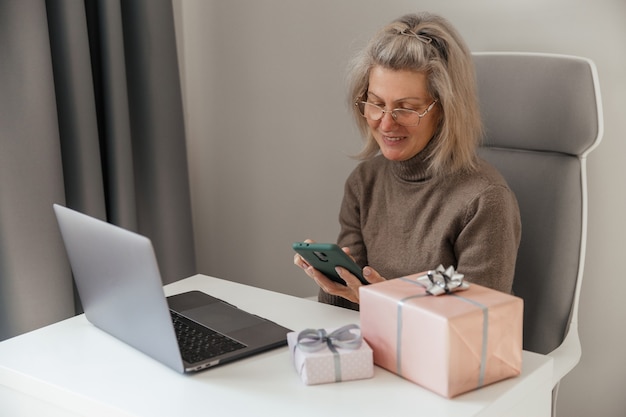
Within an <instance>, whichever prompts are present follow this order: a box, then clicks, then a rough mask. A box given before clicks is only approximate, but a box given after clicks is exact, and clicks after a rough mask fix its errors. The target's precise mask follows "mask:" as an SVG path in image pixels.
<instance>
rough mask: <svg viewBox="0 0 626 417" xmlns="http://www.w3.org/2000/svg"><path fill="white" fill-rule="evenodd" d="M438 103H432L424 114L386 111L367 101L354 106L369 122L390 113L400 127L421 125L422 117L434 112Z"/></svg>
mask: <svg viewBox="0 0 626 417" xmlns="http://www.w3.org/2000/svg"><path fill="white" fill-rule="evenodd" d="M437 101H439V100H437V99H435V101H433V102H432V103H430V104H429V105H428V107H427V108H426V110H424V112H423V113H420V112H418V111H415V110H410V109H393V110H385V109H383V108H382V107H380V106H378V105H376V104H373V103H369V102H367V101H357V102H355V103H354V105H355V106H356V107H357V108H358V109H359V113H360V114H361V116H363V117H365V118H366V119H368V120H372V121H375V122H377V121H379V120H380V119H382V118H383V116H385V113H389V114H391V117H393V120H395V122H396V123H398V124H399V125H402V126H417V125H419V124H420V121H421V120H422V117H424V116H426V115H427V114H428V112H429V111H431V110H432V108H433V107H434V106H435V103H437Z"/></svg>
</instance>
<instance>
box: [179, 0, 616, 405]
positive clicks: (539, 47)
mask: <svg viewBox="0 0 626 417" xmlns="http://www.w3.org/2000/svg"><path fill="white" fill-rule="evenodd" d="M175 8H176V16H177V30H178V32H179V47H180V49H179V51H180V59H181V67H182V69H183V78H184V81H183V82H184V89H185V106H186V127H187V135H188V144H189V158H190V176H191V182H192V198H193V210H194V226H195V231H196V249H197V258H198V268H199V271H200V272H203V273H206V274H209V275H215V276H219V277H223V278H228V279H231V280H234V281H239V282H244V283H248V284H251V285H256V286H260V287H264V288H268V289H272V290H277V291H281V292H286V293H290V294H294V295H298V296H308V295H312V294H314V293H315V292H316V289H315V287H314V286H313V285H312V284H311V283H310V282H309V281H308V279H307V278H306V277H305V276H304V275H303V274H302V273H300V272H299V271H298V270H296V268H295V267H294V266H293V265H292V251H291V249H290V245H291V243H292V242H293V241H296V240H300V239H304V238H307V237H310V238H314V239H316V240H318V241H334V240H335V237H336V234H337V231H338V224H337V212H338V207H339V203H340V199H341V195H342V188H343V182H344V180H345V178H346V176H347V175H348V173H349V172H350V171H351V169H352V168H353V167H354V165H355V162H354V161H353V160H351V159H350V158H349V155H350V154H353V153H355V152H356V151H358V149H359V147H360V139H359V137H358V135H357V133H356V131H355V129H354V128H353V126H352V124H351V121H350V119H349V117H348V113H347V106H346V104H345V98H344V91H345V89H344V78H343V77H344V68H345V65H346V62H347V59H348V57H349V55H350V54H351V52H352V51H353V50H354V48H355V47H359V46H360V45H362V44H363V42H364V41H365V40H366V39H367V38H368V37H369V36H370V35H371V34H372V32H373V31H374V30H375V29H376V28H378V27H379V26H380V25H382V24H384V23H386V22H388V21H389V20H391V19H392V18H395V17H397V16H398V15H400V14H403V13H406V12H412V11H416V10H418V9H421V10H430V11H433V12H437V13H440V14H442V15H444V16H446V17H447V18H448V19H449V20H451V21H452V23H453V24H455V25H456V26H457V28H458V29H459V30H460V32H461V33H462V35H463V36H464V37H465V38H466V40H467V42H468V44H469V45H470V48H471V49H472V50H474V51H509V50H510V51H535V52H550V53H560V54H571V55H580V56H585V57H588V58H591V59H593V60H594V61H595V63H596V65H597V67H598V72H599V75H600V81H601V87H602V93H603V102H604V111H605V136H604V142H603V143H602V144H601V146H600V147H599V148H598V149H597V150H596V151H595V152H594V153H593V154H591V156H590V157H589V161H588V169H589V172H588V176H589V196H590V202H589V238H588V252H587V264H586V277H585V282H584V286H583V293H582V298H581V307H580V333H581V339H582V343H583V358H582V361H581V363H580V365H579V366H578V367H577V368H576V369H575V370H574V371H573V372H572V373H571V374H570V375H569V376H568V377H567V378H566V379H565V381H564V382H563V384H562V385H561V394H560V401H559V409H560V412H561V413H560V415H562V416H573V417H575V416H581V417H582V416H585V417H586V416H590V415H594V416H623V415H624V412H625V411H624V410H626V396H624V395H623V391H624V383H626V355H623V354H622V352H623V351H624V347H625V345H626V332H624V331H623V325H622V323H623V322H624V319H626V303H624V302H623V301H622V300H623V297H624V294H626V279H624V278H623V273H620V272H617V271H616V268H619V267H620V263H621V262H620V261H621V260H622V259H623V258H622V257H623V256H624V252H625V251H624V249H625V246H626V245H625V244H624V243H623V242H624V239H623V235H625V234H626V221H625V220H624V215H623V213H624V212H626V201H625V194H624V192H623V191H624V185H623V182H624V180H625V179H626V164H625V163H624V162H623V161H624V155H626V117H625V114H626V113H625V109H626V2H624V0H596V1H593V2H591V1H588V0H542V1H538V0H512V1H507V2H501V1H496V0H477V1H471V2H469V1H465V0H455V1H447V2H441V1H436V0H423V1H421V2H414V1H398V0H395V1H380V0H374V1H370V0H368V1H363V0H349V1H340V0H317V1H306V0H282V1H279V0H247V1H244V0H228V1H224V0H213V1H210V0H177V1H176V2H175ZM572 88H576V87H575V86H572ZM311 325H313V326H314V325H315V318H312V319H311Z"/></svg>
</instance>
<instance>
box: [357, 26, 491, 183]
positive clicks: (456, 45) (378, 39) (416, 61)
mask: <svg viewBox="0 0 626 417" xmlns="http://www.w3.org/2000/svg"><path fill="white" fill-rule="evenodd" d="M376 66H380V67H384V68H388V69H392V70H410V71H416V72H424V73H425V74H426V75H427V88H428V91H429V93H430V94H431V96H432V97H433V98H435V99H437V100H438V104H437V105H438V106H440V110H441V112H440V113H441V116H440V120H439V125H438V128H437V131H436V133H435V136H434V137H433V138H432V139H431V140H432V141H435V144H434V147H433V148H432V151H431V153H430V155H428V156H427V157H428V161H429V170H430V172H431V173H432V174H434V175H438V174H446V173H450V172H454V171H457V170H461V169H466V170H472V169H474V168H475V166H476V147H477V146H478V143H479V141H480V139H481V137H482V122H481V117H480V111H479V106H478V98H477V93H476V79H475V75H474V65H473V62H472V57H471V54H470V52H469V49H468V48H467V46H466V45H465V42H464V41H463V39H462V38H461V36H460V35H459V33H458V32H457V31H456V29H454V27H453V26H452V25H451V24H450V23H448V21H447V20H445V19H444V18H442V17H440V16H437V15H433V14H429V13H420V14H409V15H405V16H402V17H400V18H399V19H397V20H395V21H393V22H391V23H390V24H389V25H387V26H385V27H384V28H382V29H381V30H380V31H379V32H378V33H377V34H376V35H374V37H373V38H372V39H371V40H370V42H369V44H368V45H367V46H366V48H365V49H364V50H363V51H361V52H360V53H359V54H358V55H357V56H356V57H355V59H354V60H353V61H352V65H351V67H350V71H349V74H348V77H349V78H348V83H349V94H350V96H349V100H350V105H351V107H352V109H353V113H354V117H355V120H356V123H357V125H358V127H359V129H360V130H361V132H362V133H363V135H364V137H365V142H366V143H365V147H364V148H363V150H362V151H361V153H360V154H359V155H358V156H357V157H358V158H360V159H369V158H372V157H374V156H375V155H376V154H378V152H379V147H378V144H377V143H376V141H375V140H374V137H373V136H372V134H371V132H370V129H369V126H368V124H367V121H366V120H365V119H364V118H363V117H362V116H361V115H360V113H359V111H358V109H357V108H356V106H355V105H354V102H355V101H357V100H362V99H366V98H367V89H368V84H369V75H370V71H371V69H372V68H373V67H376Z"/></svg>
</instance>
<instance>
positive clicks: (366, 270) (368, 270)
mask: <svg viewBox="0 0 626 417" xmlns="http://www.w3.org/2000/svg"><path fill="white" fill-rule="evenodd" d="M371 274H372V269H371V268H369V267H367V266H366V267H365V268H363V275H365V276H366V277H367V276H370V275H371Z"/></svg>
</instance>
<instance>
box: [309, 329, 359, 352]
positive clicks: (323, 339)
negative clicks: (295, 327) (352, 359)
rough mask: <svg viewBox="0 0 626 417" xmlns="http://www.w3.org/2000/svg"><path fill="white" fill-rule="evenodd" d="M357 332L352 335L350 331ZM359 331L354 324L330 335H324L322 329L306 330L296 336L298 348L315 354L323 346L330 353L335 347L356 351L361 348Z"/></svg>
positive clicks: (324, 331) (324, 332)
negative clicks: (326, 347) (327, 348)
mask: <svg viewBox="0 0 626 417" xmlns="http://www.w3.org/2000/svg"><path fill="white" fill-rule="evenodd" d="M355 329H356V330H359V331H358V333H353V332H352V330H355ZM360 330H361V329H360V328H359V326H357V325H356V324H348V325H346V326H343V327H340V328H339V329H337V330H335V331H333V332H332V333H330V334H328V333H326V330H324V329H318V330H315V329H306V330H302V331H301V332H300V333H299V334H298V347H299V348H300V349H302V350H303V351H305V352H316V351H318V350H320V349H322V348H323V347H324V346H328V347H329V348H330V350H331V351H335V349H334V348H335V347H338V348H342V349H358V348H360V347H361V343H362V342H363V338H362V336H361V331H360Z"/></svg>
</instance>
